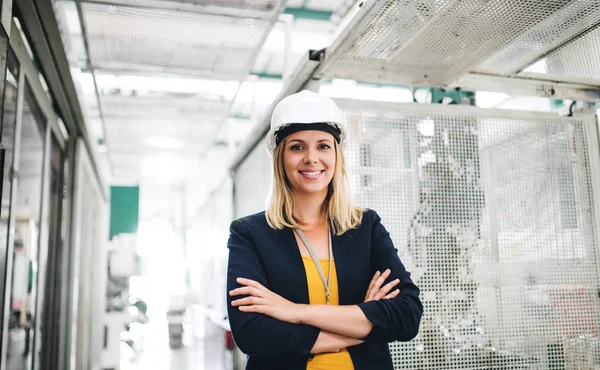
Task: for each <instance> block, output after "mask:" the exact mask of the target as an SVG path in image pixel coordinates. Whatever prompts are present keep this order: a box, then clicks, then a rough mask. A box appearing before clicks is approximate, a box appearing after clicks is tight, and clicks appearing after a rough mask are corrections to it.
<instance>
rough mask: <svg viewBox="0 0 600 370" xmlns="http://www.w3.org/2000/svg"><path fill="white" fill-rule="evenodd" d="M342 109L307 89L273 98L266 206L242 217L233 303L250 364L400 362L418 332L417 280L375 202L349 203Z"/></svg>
mask: <svg viewBox="0 0 600 370" xmlns="http://www.w3.org/2000/svg"><path fill="white" fill-rule="evenodd" d="M344 136H345V132H344V127H343V124H342V118H341V112H340V111H339V109H338V107H337V106H336V104H335V103H334V102H333V101H332V100H331V99H329V98H326V97H324V96H321V95H319V94H315V93H312V92H309V91H302V92H300V93H297V94H294V95H290V96H288V97H286V98H285V99H283V100H282V101H281V102H280V103H279V104H278V105H277V106H276V107H275V109H274V111H273V115H272V117H271V130H270V131H269V133H268V135H267V145H268V148H269V152H270V154H271V155H272V157H273V176H274V180H273V189H272V193H273V194H272V197H271V201H270V204H269V206H268V209H267V210H266V212H261V213H259V214H256V215H252V216H248V217H244V218H241V219H238V220H235V221H233V223H232V224H231V228H230V238H229V242H228V248H229V265H228V273H227V289H228V293H229V294H228V312H229V321H230V324H231V331H232V333H233V336H234V339H235V341H236V343H237V345H238V347H239V348H240V349H241V350H242V351H243V352H244V353H246V354H248V363H247V367H246V369H248V370H252V369H261V370H264V369H278V370H279V369H285V370H294V369H302V370H304V369H308V370H333V369H344V370H346V369H355V370H363V369H378V370H382V369H383V370H385V369H393V364H392V359H391V356H390V352H389V348H388V343H389V342H392V341H397V340H401V341H408V340H410V339H412V338H413V337H415V336H416V335H417V333H418V329H419V323H420V319H421V315H422V312H423V307H422V305H421V302H420V300H419V289H418V288H417V287H416V286H415V285H414V284H413V282H412V281H411V279H410V274H409V273H408V272H407V271H406V269H405V268H404V266H403V264H402V262H401V261H400V259H399V258H398V254H397V250H396V249H395V248H394V245H393V243H392V240H391V239H390V236H389V234H388V232H387V231H386V229H385V228H384V227H383V225H382V224H381V222H380V221H381V220H380V218H379V216H378V215H377V213H375V211H373V210H363V209H360V208H355V207H353V206H352V204H351V200H350V196H349V190H348V179H347V175H346V170H345V167H344V157H343V153H342V151H341V147H342V146H343V142H344Z"/></svg>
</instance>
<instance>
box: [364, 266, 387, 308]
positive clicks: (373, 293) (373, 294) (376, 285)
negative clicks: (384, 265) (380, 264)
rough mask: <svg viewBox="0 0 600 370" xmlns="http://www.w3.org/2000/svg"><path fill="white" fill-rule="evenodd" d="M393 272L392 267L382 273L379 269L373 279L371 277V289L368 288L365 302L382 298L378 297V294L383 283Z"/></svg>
mask: <svg viewBox="0 0 600 370" xmlns="http://www.w3.org/2000/svg"><path fill="white" fill-rule="evenodd" d="M391 273H392V271H391V270H390V269H387V270H385V271H384V272H383V274H381V273H380V272H379V271H377V272H376V273H375V275H374V276H373V279H371V283H370V284H369V289H368V290H367V295H366V297H365V302H368V301H372V300H375V299H380V298H377V294H378V292H379V290H380V289H381V284H383V282H384V281H385V279H387V278H388V277H389V276H390V274H391ZM386 294H387V292H386ZM384 295H385V294H384Z"/></svg>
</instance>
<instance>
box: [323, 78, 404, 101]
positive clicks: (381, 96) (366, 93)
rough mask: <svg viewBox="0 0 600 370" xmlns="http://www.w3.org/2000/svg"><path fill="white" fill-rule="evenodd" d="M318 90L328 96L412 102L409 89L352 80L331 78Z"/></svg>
mask: <svg viewBox="0 0 600 370" xmlns="http://www.w3.org/2000/svg"><path fill="white" fill-rule="evenodd" d="M319 92H320V93H321V94H323V95H325V96H328V97H330V98H338V99H356V100H374V101H383V102H391V103H408V102H412V101H413V98H412V93H411V91H410V90H409V89H405V88H401V87H393V86H377V85H375V86H369V85H359V84H358V83H356V81H352V80H332V83H331V84H330V85H321V88H320V90H319Z"/></svg>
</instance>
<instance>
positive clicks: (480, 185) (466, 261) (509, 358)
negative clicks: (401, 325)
mask: <svg viewBox="0 0 600 370" xmlns="http://www.w3.org/2000/svg"><path fill="white" fill-rule="evenodd" d="M339 104H340V106H341V107H342V109H343V110H344V111H345V118H346V121H347V122H348V123H349V124H350V135H349V143H350V146H349V147H348V150H347V151H346V155H347V160H348V164H349V167H350V172H351V173H352V185H353V188H354V189H355V193H356V199H357V200H358V202H359V204H361V205H363V206H367V207H371V208H373V209H375V210H377V211H378V212H379V213H380V215H381V217H382V219H383V222H384V224H385V225H386V227H387V228H388V230H389V231H390V233H391V236H392V239H393V240H394V244H395V245H396V247H397V248H398V250H399V254H400V256H401V259H402V260H403V261H404V262H405V264H406V265H407V267H408V269H409V270H410V271H412V272H413V277H414V279H415V281H416V283H417V285H418V286H419V287H420V288H421V289H422V300H423V303H424V306H425V314H424V317H423V321H422V325H421V331H420V333H419V336H418V337H417V339H415V340H413V341H412V342H410V343H407V344H400V343H394V344H391V345H390V349H391V351H392V353H393V357H394V363H395V365H396V368H397V369H433V368H435V369H490V368H491V369H508V368H512V369H514V368H519V369H523V368H527V369H555V368H561V369H592V368H594V366H595V365H596V366H597V365H598V364H600V362H598V349H597V334H598V333H597V330H598V316H599V314H600V307H599V302H598V285H599V284H598V251H597V246H596V245H597V244H596V239H595V238H596V234H595V232H596V227H597V224H596V222H595V220H594V217H595V214H594V203H593V200H592V196H593V194H592V192H593V188H592V183H591V181H592V178H591V176H592V168H591V165H590V161H589V149H590V146H589V145H590V141H592V142H595V137H594V135H595V131H594V124H595V123H594V122H595V120H594V119H593V117H592V118H559V117H556V116H554V115H546V114H531V113H525V112H509V111H495V110H482V109H477V108H470V107H456V106H455V107H445V106H424V105H414V104H409V105H400V104H394V105H392V104H376V103H372V104H369V103H359V102H356V101H339ZM588 132H590V133H593V134H592V135H588ZM595 173H596V176H597V172H595Z"/></svg>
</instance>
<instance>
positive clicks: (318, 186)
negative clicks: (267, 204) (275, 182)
mask: <svg viewBox="0 0 600 370" xmlns="http://www.w3.org/2000/svg"><path fill="white" fill-rule="evenodd" d="M334 141H335V139H334V138H333V135H331V134H329V133H327V132H323V131H317V130H309V131H299V132H296V133H293V134H291V135H289V136H288V137H286V139H285V144H284V145H285V147H284V152H283V167H284V170H285V174H286V177H287V179H288V181H289V184H290V186H291V188H292V191H293V192H294V193H297V194H305V195H309V194H319V195H322V196H326V195H327V187H328V186H329V183H330V182H331V179H333V173H334V171H335V158H336V155H335V146H334Z"/></svg>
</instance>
